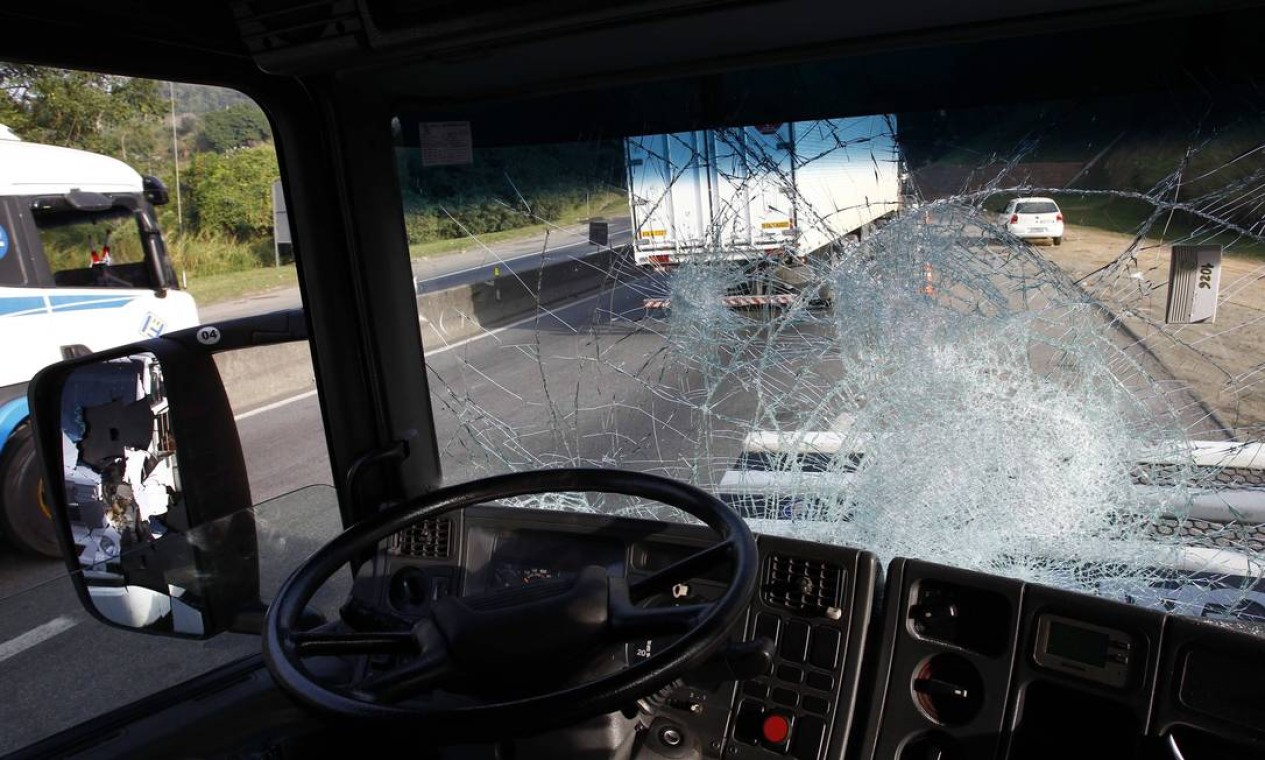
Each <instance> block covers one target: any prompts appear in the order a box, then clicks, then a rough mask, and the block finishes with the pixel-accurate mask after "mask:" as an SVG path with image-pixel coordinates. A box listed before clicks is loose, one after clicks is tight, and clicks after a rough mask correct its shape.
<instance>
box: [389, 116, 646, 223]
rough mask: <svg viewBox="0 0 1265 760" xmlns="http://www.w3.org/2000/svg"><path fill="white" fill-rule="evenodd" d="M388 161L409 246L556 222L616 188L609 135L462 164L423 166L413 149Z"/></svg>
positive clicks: (615, 157)
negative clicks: (398, 183) (401, 199)
mask: <svg viewBox="0 0 1265 760" xmlns="http://www.w3.org/2000/svg"><path fill="white" fill-rule="evenodd" d="M396 163H397V171H398V172H399V176H400V181H401V184H402V186H403V190H404V226H405V230H406V231H407V234H408V241H409V244H410V245H415V244H418V243H426V242H429V241H434V240H451V239H459V238H465V237H468V236H469V235H480V236H482V235H484V234H487V233H495V232H503V231H507V230H515V229H520V228H522V227H525V226H531V225H534V224H537V223H540V222H541V221H542V220H544V221H549V222H557V221H559V220H562V219H565V218H569V217H572V216H574V214H575V209H577V208H580V207H585V206H592V205H593V204H594V202H595V200H596V199H601V200H600V202H601V203H602V204H606V202H607V200H609V196H611V195H612V194H615V193H622V190H619V188H620V187H621V186H622V175H623V149H622V144H621V143H620V142H619V141H617V140H607V141H599V142H592V143H583V144H572V145H531V146H519V147H512V148H485V149H482V150H479V151H477V156H476V159H475V162H474V163H473V164H469V165H463V166H432V167H424V166H423V165H422V160H421V153H420V151H419V150H418V149H416V148H400V149H399V150H398V151H397V153H396Z"/></svg>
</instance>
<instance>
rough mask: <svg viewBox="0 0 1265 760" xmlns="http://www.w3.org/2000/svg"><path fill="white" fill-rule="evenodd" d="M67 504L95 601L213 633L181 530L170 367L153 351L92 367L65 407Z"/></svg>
mask: <svg viewBox="0 0 1265 760" xmlns="http://www.w3.org/2000/svg"><path fill="white" fill-rule="evenodd" d="M61 420H62V424H61V441H62V470H63V472H64V473H65V479H64V487H65V489H66V504H67V508H68V510H69V513H70V514H69V517H70V523H71V534H72V539H73V541H74V545H75V550H76V551H77V553H78V558H79V565H80V568H81V572H82V576H83V578H84V581H85V585H86V587H87V590H88V595H89V597H90V599H91V601H92V604H93V606H94V607H96V609H97V611H98V612H100V613H101V614H102V615H103V616H104V617H105V618H107V619H108V620H110V621H111V622H114V623H117V624H119V625H122V626H127V627H132V628H156V629H161V630H165V631H174V632H176V633H184V634H190V635H201V634H203V633H204V632H205V631H206V628H207V626H206V624H205V621H204V619H203V613H204V611H205V610H204V609H203V602H202V600H201V598H200V597H201V594H200V591H201V585H202V580H201V579H200V578H198V574H197V570H196V562H195V560H194V557H193V553H192V552H193V547H192V546H191V545H190V544H189V542H187V541H184V540H181V537H179V536H173V537H171V538H168V537H167V534H168V533H169V532H172V533H174V534H178V533H180V532H181V531H182V530H187V526H186V525H184V523H185V522H186V519H185V517H184V516H183V515H182V494H181V488H180V470H179V457H178V455H177V451H176V443H175V439H174V437H173V435H172V430H171V424H170V420H169V415H168V409H167V398H166V392H165V385H164V381H163V374H162V366H161V365H160V364H159V362H158V359H157V358H156V357H155V356H154V355H153V354H150V353H139V354H133V355H130V356H125V357H122V358H118V359H111V360H106V361H100V362H95V363H91V364H85V365H83V366H80V367H78V368H76V369H75V370H74V371H72V372H71V373H70V374H69V375H68V376H67V378H66V382H65V385H64V386H63V389H62V412H61Z"/></svg>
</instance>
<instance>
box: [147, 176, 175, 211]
mask: <svg viewBox="0 0 1265 760" xmlns="http://www.w3.org/2000/svg"><path fill="white" fill-rule="evenodd" d="M141 189H142V190H143V191H144V192H145V200H147V201H149V202H150V203H151V204H153V205H155V206H165V205H167V204H168V203H170V202H171V193H169V192H167V185H166V183H164V182H163V181H162V180H161V179H159V178H157V177H155V176H154V175H152V174H146V175H145V176H144V177H141Z"/></svg>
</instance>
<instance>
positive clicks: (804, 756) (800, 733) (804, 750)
mask: <svg viewBox="0 0 1265 760" xmlns="http://www.w3.org/2000/svg"><path fill="white" fill-rule="evenodd" d="M825 735H826V723H825V721H823V720H822V719H821V718H814V717H813V716H811V715H807V716H804V717H803V718H800V719H799V723H798V724H797V725H796V726H795V739H794V741H792V742H791V754H792V755H794V756H795V757H797V758H799V760H817V757H818V756H819V755H820V754H821V740H822V738H823V737H824V736H825Z"/></svg>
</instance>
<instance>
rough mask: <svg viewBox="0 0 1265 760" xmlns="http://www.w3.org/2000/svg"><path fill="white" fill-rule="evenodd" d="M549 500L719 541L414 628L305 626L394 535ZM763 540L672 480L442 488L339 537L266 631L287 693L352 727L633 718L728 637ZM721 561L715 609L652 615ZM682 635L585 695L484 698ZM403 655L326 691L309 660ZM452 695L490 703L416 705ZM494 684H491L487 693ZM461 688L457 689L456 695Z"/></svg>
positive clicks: (427, 619) (515, 726)
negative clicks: (622, 501)
mask: <svg viewBox="0 0 1265 760" xmlns="http://www.w3.org/2000/svg"><path fill="white" fill-rule="evenodd" d="M545 493H609V494H620V495H625V496H635V497H642V498H646V499H651V500H654V501H656V502H659V503H662V504H666V505H668V506H672V507H676V508H677V509H680V510H683V511H685V512H688V513H689V514H691V515H693V516H694V517H696V518H698V519H699V520H702V521H703V522H704V523H705V524H706V525H708V526H709V527H710V528H711V529H712V530H713V531H715V532H716V533H717V534H719V536H720V539H721V540H720V541H719V542H718V543H715V544H712V545H711V546H709V547H707V548H705V549H702V550H700V551H698V552H696V553H694V554H692V555H689V556H687V557H686V558H684V559H682V560H680V561H677V562H675V563H673V564H671V565H669V566H668V567H666V568H663V569H661V570H659V571H657V572H654V573H652V574H651V575H649V576H647V577H645V578H642V579H640V580H637V581H634V582H631V583H630V582H629V581H628V580H627V579H626V578H625V577H623V576H619V575H612V574H609V573H608V571H607V570H606V569H605V568H603V567H598V566H589V567H587V568H584V569H583V570H582V571H581V572H579V573H577V574H576V575H575V576H574V577H571V578H566V579H554V580H547V581H543V582H538V583H532V584H528V585H524V586H519V587H513V588H507V589H498V590H494V591H489V592H485V593H481V594H476V595H473V596H464V597H455V596H454V597H445V598H442V599H439V600H437V601H434V602H432V603H430V604H429V605H428V609H427V612H426V613H425V615H424V616H423V617H422V618H421V619H420V620H418V621H417V622H416V624H414V625H413V627H412V630H406V631H398V630H397V631H369V632H366V631H354V632H328V631H326V632H322V631H303V630H300V625H299V621H300V619H301V617H302V615H303V611H304V608H305V606H306V604H307V602H308V601H309V600H310V599H311V598H312V595H313V594H314V593H316V591H317V590H318V589H319V588H320V587H321V585H322V584H323V583H324V582H325V580H326V579H328V578H329V577H330V576H331V575H333V574H334V572H336V571H337V570H338V569H339V568H340V567H342V566H343V565H345V564H347V563H348V562H352V561H357V560H359V559H362V558H363V557H365V556H367V555H368V554H369V553H371V552H372V551H373V550H374V549H375V548H376V547H377V545H378V544H379V542H381V541H382V540H383V539H385V538H387V537H388V536H391V535H393V534H395V533H397V532H399V531H400V530H402V529H404V528H406V527H408V526H409V525H410V524H412V523H414V522H417V521H419V520H425V519H428V518H433V517H437V516H439V515H442V514H444V513H446V512H451V511H453V510H456V509H461V508H464V507H468V506H471V505H473V504H480V503H484V502H489V501H495V500H497V499H507V498H512V497H516V496H527V495H535V494H545ZM757 557H758V554H757V549H756V543H755V538H754V537H753V536H752V534H751V531H750V529H749V528H748V527H747V525H746V523H744V522H743V521H742V519H741V518H740V517H739V516H738V515H737V513H736V512H734V511H733V510H731V509H730V508H728V507H726V506H725V504H724V503H722V502H721V501H720V500H719V499H717V498H716V497H714V496H712V495H710V494H708V493H707V492H705V491H702V490H700V489H698V488H695V487H694V486H690V485H687V484H685V483H681V482H679V481H676V480H671V479H669V478H664V477H659V476H656V475H647V474H643V473H638V472H630V471H625V470H606V469H557V470H538V471H532V472H522V473H514V474H510V475H500V476H496V477H490V478H485V479H481V480H474V481H471V482H468V483H462V484H459V485H455V486H451V487H448V488H443V489H439V490H436V491H432V492H430V493H427V494H425V495H423V496H420V497H418V498H415V499H412V500H410V501H407V502H404V503H401V504H399V505H396V506H394V507H392V508H390V509H387V510H384V511H383V512H381V513H380V514H378V515H376V516H374V517H372V518H370V519H368V520H366V521H364V522H362V523H359V524H357V525H355V526H353V527H351V528H349V529H348V530H346V531H345V532H343V533H342V534H341V535H339V536H338V537H336V538H335V539H334V540H332V541H330V542H329V543H328V544H326V545H325V546H324V547H322V548H321V549H319V550H318V551H316V553H314V554H313V555H312V556H311V557H309V558H308V559H307V560H306V561H305V562H304V563H303V564H302V565H301V566H300V567H299V568H298V569H296V570H295V571H294V573H293V574H291V575H290V577H289V578H288V579H287V580H286V581H285V583H284V584H283V585H282V586H281V589H280V590H279V591H278V592H277V597H276V599H275V600H273V602H272V604H271V606H270V607H269V609H268V614H267V617H266V619H265V622H264V635H263V652H264V661H265V662H266V663H267V666H268V669H269V670H270V671H271V673H272V675H273V677H274V678H275V679H276V681H277V683H278V684H280V685H281V686H282V687H283V688H284V689H285V690H286V691H288V692H289V693H290V694H291V695H293V696H294V697H296V698H297V699H298V700H299V701H301V702H304V703H306V704H308V705H311V706H314V707H317V708H320V709H324V710H327V711H330V712H333V713H336V714H338V715H342V716H346V717H354V718H409V719H410V725H416V724H417V723H418V722H419V721H421V722H424V723H425V724H426V726H427V727H428V728H429V729H431V730H436V731H443V732H444V733H445V734H448V735H454V734H455V735H462V734H471V733H475V732H478V733H481V734H482V735H484V736H487V735H489V733H490V732H496V731H502V730H506V729H508V730H509V731H511V732H513V731H520V730H530V731H532V732H534V731H538V730H543V729H545V728H550V727H556V726H561V725H566V724H572V723H575V722H578V721H580V720H583V719H586V718H590V717H594V716H597V715H602V714H606V713H610V712H614V711H616V710H619V709H622V708H625V707H627V706H629V705H631V704H633V703H634V702H635V701H636V700H637V699H639V698H641V697H644V696H647V695H649V694H651V693H653V692H654V691H656V690H657V689H660V688H662V687H664V686H666V685H667V684H669V683H671V682H672V681H673V680H675V679H677V678H678V677H680V676H681V675H683V674H684V673H685V672H686V671H688V670H689V669H691V668H692V667H694V666H696V665H698V664H700V663H701V662H702V661H703V660H705V659H706V658H707V657H708V656H710V655H711V654H712V653H713V652H715V651H716V650H717V649H718V648H719V647H720V646H721V645H722V644H723V643H725V641H726V637H725V634H726V633H727V632H728V631H729V629H730V628H731V627H732V626H733V625H734V624H735V623H736V622H737V621H738V620H739V619H740V617H741V616H742V615H743V613H744V612H745V610H746V608H747V605H748V604H749V603H750V600H751V597H752V595H753V593H754V592H755V588H756V579H757V575H758V569H759V563H758V559H757ZM722 562H729V563H731V566H732V569H733V573H732V577H731V578H730V580H729V584H728V586H727V587H726V588H725V591H724V593H723V595H721V597H720V598H719V599H717V600H715V601H713V602H709V603H701V604H686V605H681V606H676V607H644V606H639V603H641V602H644V601H645V600H647V599H649V598H650V597H652V596H653V595H657V594H661V593H662V592H664V591H667V590H668V589H670V588H671V587H672V586H673V585H675V584H676V583H680V582H682V581H685V580H687V579H689V578H691V577H696V576H697V575H699V574H700V573H702V572H704V571H706V570H708V569H709V568H712V567H715V566H718V565H719V564H721V563H722ZM668 635H678V636H679V637H678V638H677V639H676V640H675V641H674V642H673V643H672V644H670V645H669V646H667V647H664V648H663V649H661V650H660V651H658V652H656V653H654V654H652V655H651V656H650V657H649V658H648V659H646V660H643V661H641V662H639V663H637V664H634V665H630V666H628V667H625V668H622V669H620V670H617V671H616V672H613V673H609V674H607V675H602V676H599V677H597V678H596V679H595V680H590V681H588V682H586V683H583V684H580V685H563V686H559V687H550V688H553V690H552V691H548V692H547V693H540V694H530V695H529V696H522V695H521V694H513V695H511V696H509V697H490V698H484V697H483V696H482V694H486V693H488V692H492V693H495V692H497V691H498V689H497V687H498V685H500V682H501V680H502V679H505V678H506V677H507V675H509V676H512V675H513V674H515V673H522V672H526V673H544V672H549V671H550V670H552V671H553V672H558V671H565V670H567V669H568V668H569V667H572V666H574V665H576V664H578V661H579V660H580V659H582V656H583V655H585V654H587V653H589V652H594V651H600V650H601V648H602V647H603V646H609V645H613V644H616V643H618V642H626V641H632V640H636V639H643V638H649V637H655V636H668ZM352 654H356V655H402V656H403V658H404V659H403V660H402V662H401V661H399V660H400V658H398V657H397V662H399V664H398V665H397V666H396V667H395V668H394V669H391V670H387V671H386V672H383V673H380V674H374V675H371V676H368V677H366V678H363V679H361V680H360V681H359V682H356V683H352V684H349V685H328V684H325V683H321V682H320V681H318V679H317V678H316V677H314V676H313V675H312V674H311V673H310V672H309V670H308V668H307V667H305V666H304V664H303V663H302V659H303V658H304V657H309V656H318V655H352ZM446 686H456V687H457V688H459V689H461V690H462V691H473V692H475V693H476V694H480V693H482V694H481V696H480V699H479V700H477V701H476V702H475V703H473V704H457V705H453V704H448V703H443V702H440V701H424V700H415V701H412V702H407V703H406V702H405V700H408V699H410V698H412V697H417V696H419V695H422V694H424V693H429V692H433V691H434V690H436V689H442V688H444V687H446ZM480 687H484V688H480ZM453 690H456V689H453Z"/></svg>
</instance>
